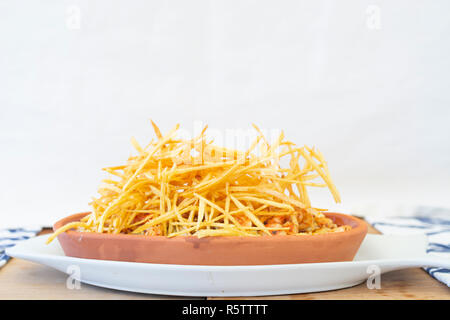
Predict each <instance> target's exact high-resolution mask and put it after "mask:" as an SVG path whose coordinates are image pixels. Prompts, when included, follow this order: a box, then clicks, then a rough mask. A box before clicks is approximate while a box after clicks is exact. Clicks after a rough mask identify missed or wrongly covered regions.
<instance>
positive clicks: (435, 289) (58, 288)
mask: <svg viewBox="0 0 450 320" xmlns="http://www.w3.org/2000/svg"><path fill="white" fill-rule="evenodd" d="M46 232H49V231H44V232H43V233H46ZM369 233H378V232H377V231H376V230H375V229H373V228H371V227H369ZM66 280H67V275H66V274H64V273H62V272H59V271H57V270H54V269H51V268H49V267H46V266H43V265H39V264H36V263H33V262H29V261H25V260H20V259H14V258H13V259H11V260H10V261H9V262H8V263H7V264H6V265H5V266H4V267H3V268H0V299H101V300H107V299H210V300H215V299H219V300H225V299H258V300H259V299H262V300H263V299H293V300H302V299H306V300H313V299H339V300H352V299H369V300H376V299H410V300H411V299H421V300H422V299H445V300H450V289H449V288H448V287H447V286H446V285H444V284H442V283H440V282H439V281H437V280H435V279H433V278H432V277H431V276H429V275H428V274H427V273H426V272H425V271H424V270H422V269H420V268H414V269H406V270H399V271H393V272H390V273H387V274H383V275H382V276H381V289H372V290H370V289H368V288H367V286H366V283H362V284H360V285H358V286H355V287H352V288H347V289H340V290H334V291H327V292H317V293H305V294H293V295H282V296H269V297H234V298H210V297H202V298H195V297H170V296H160V295H150V294H140V293H131V292H124V291H118V290H113V289H106V288H100V287H95V286H92V285H88V284H84V283H82V284H81V286H80V289H67V287H66Z"/></svg>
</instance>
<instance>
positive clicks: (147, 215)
mask: <svg viewBox="0 0 450 320" xmlns="http://www.w3.org/2000/svg"><path fill="white" fill-rule="evenodd" d="M152 125H153V128H154V131H155V134H156V140H152V141H151V142H150V143H149V144H148V145H147V146H146V147H141V146H140V145H139V144H138V142H137V141H136V140H135V139H132V140H131V142H132V145H133V146H134V148H135V149H136V151H137V155H136V156H132V157H130V158H129V159H128V161H127V163H126V164H125V165H121V166H116V167H109V168H104V169H103V170H105V171H106V172H108V173H109V174H111V175H112V176H113V178H111V179H105V180H103V184H102V185H101V187H100V188H99V194H100V197H99V198H95V199H94V200H93V201H92V202H91V203H90V205H91V206H92V213H90V214H88V215H87V216H85V217H84V218H82V219H81V221H78V222H71V223H68V224H66V225H64V226H63V227H61V228H60V229H58V230H57V231H56V232H55V233H53V234H52V235H51V236H50V237H49V239H48V241H47V242H48V243H49V242H51V241H52V240H53V239H54V238H55V237H56V236H57V235H58V234H60V233H62V232H65V231H67V230H69V229H77V230H78V231H82V232H98V233H112V234H135V235H148V236H166V237H175V236H192V235H194V236H197V237H205V236H260V235H267V236H273V235H305V234H321V233H328V232H342V231H346V230H349V229H351V227H350V226H337V225H336V224H334V223H333V221H332V220H331V219H329V218H327V217H326V216H325V215H324V214H323V211H326V210H325V209H318V208H314V207H312V206H311V202H310V199H309V196H308V192H307V187H328V189H329V190H330V192H331V194H332V195H333V197H334V200H335V201H336V202H340V196H339V193H338V191H337V189H336V187H335V186H334V184H333V181H332V180H331V178H330V173H329V170H328V167H327V164H326V162H325V160H324V157H323V155H322V153H321V152H320V151H318V150H317V149H315V148H309V147H307V146H303V147H297V146H296V145H295V144H294V143H292V142H290V141H286V140H285V138H284V134H283V133H281V134H280V136H279V137H278V139H277V140H276V141H275V142H274V143H272V144H269V142H268V140H267V139H266V137H265V136H264V135H263V134H262V132H261V130H260V129H259V128H258V127H257V126H255V125H253V127H254V128H255V130H256V131H257V134H258V135H257V138H256V140H255V141H254V142H253V143H252V144H251V146H250V147H249V149H248V150H247V151H245V152H243V151H239V150H234V149H228V148H224V147H219V146H216V145H214V144H213V142H212V141H208V140H207V137H206V129H207V127H205V128H204V129H203V131H202V132H201V134H199V135H198V136H197V137H195V138H193V139H188V140H183V139H178V138H177V137H176V134H177V130H178V129H179V125H177V126H175V127H174V128H173V129H172V130H170V131H169V132H168V133H167V134H166V135H163V134H162V133H161V131H160V130H159V128H158V127H157V126H156V125H155V124H154V123H153V121H152ZM284 158H287V160H288V163H289V165H288V167H287V168H282V166H281V163H280V162H281V161H284V160H283V159H284ZM316 180H321V183H319V182H317V181H316Z"/></svg>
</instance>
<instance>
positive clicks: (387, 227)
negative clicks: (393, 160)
mask: <svg viewBox="0 0 450 320" xmlns="http://www.w3.org/2000/svg"><path fill="white" fill-rule="evenodd" d="M365 219H366V220H367V221H368V222H369V223H370V224H371V225H372V226H374V227H375V228H376V229H377V230H378V231H380V232H382V233H384V234H405V235H406V234H415V233H425V234H426V235H427V238H428V248H427V253H429V254H432V255H436V256H441V257H444V258H447V259H450V209H444V208H432V207H416V208H414V209H413V210H412V211H411V213H410V215H409V216H401V217H389V218H388V217H370V216H366V217H365ZM425 270H426V271H427V272H428V273H429V274H430V275H431V276H432V277H433V278H435V279H437V280H439V281H440V282H443V283H445V284H446V285H447V286H449V287H450V269H444V268H425Z"/></svg>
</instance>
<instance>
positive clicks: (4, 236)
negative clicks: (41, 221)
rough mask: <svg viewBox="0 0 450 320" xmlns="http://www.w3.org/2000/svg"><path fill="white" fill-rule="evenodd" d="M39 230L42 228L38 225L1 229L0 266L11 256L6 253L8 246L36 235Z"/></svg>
mask: <svg viewBox="0 0 450 320" xmlns="http://www.w3.org/2000/svg"><path fill="white" fill-rule="evenodd" d="M39 231H41V228H37V227H30V228H11V229H0V268H1V267H2V266H4V265H5V264H6V262H7V261H8V260H9V258H10V257H9V256H8V255H6V253H5V250H6V248H10V247H13V246H14V245H15V244H16V243H17V242H19V241H23V240H27V239H30V238H32V237H34V236H35V235H36V234H37V233H38V232H39Z"/></svg>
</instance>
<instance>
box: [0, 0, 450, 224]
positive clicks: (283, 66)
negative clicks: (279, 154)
mask: <svg viewBox="0 0 450 320" xmlns="http://www.w3.org/2000/svg"><path fill="white" fill-rule="evenodd" d="M449 11H450V2H449V1H447V0H434V1H425V0H421V1H419V0H415V1H412V0H410V1H406V0H405V1H398V0H397V1H379V0H372V1H365V0H362V1H361V0H351V1H331V0H320V1H294V0H293V1H266V0H265V1H248V0H241V1H224V0H220V1H207V0H203V1H181V0H177V1H161V0H155V1H125V0H122V1H106V0H91V1H88V0H83V1H78V0H72V1H56V0H48V1H40V2H37V1H31V0H29V1H14V0H0V143H1V149H0V165H1V167H0V168H1V174H0V177H1V180H0V181H1V182H0V203H1V206H0V226H2V225H20V224H30V223H36V224H51V223H52V222H53V221H55V220H56V219H58V218H60V217H62V216H65V215H68V214H70V213H74V212H79V211H83V210H88V209H89V207H88V205H87V203H88V202H89V200H90V197H91V196H94V195H95V194H96V189H97V187H98V185H99V182H100V179H101V178H102V177H103V175H102V173H101V171H100V169H101V168H102V167H105V166H108V165H115V164H120V163H122V162H123V161H124V160H125V159H126V158H127V157H128V155H130V153H131V152H132V148H131V146H130V143H129V139H130V137H131V136H135V137H136V138H137V139H138V140H140V141H143V142H145V141H147V140H149V139H150V138H151V137H152V136H153V133H152V131H151V128H150V126H149V122H148V119H149V118H152V119H154V120H155V121H156V122H157V123H158V124H160V126H161V128H162V129H164V130H168V129H170V128H171V127H172V126H173V125H174V124H175V123H176V122H179V123H181V124H182V125H183V126H184V127H186V128H187V129H191V128H192V127H193V126H194V122H195V121H203V122H205V123H208V124H209V126H210V127H212V128H215V129H219V130H225V129H227V128H248V127H249V126H250V124H251V123H252V122H254V123H256V124H258V125H259V126H260V127H262V128H266V129H284V130H285V133H286V136H287V137H288V138H290V139H291V140H293V141H294V142H296V143H298V144H308V145H315V146H317V147H318V148H319V149H320V150H322V152H323V153H324V154H325V156H326V158H327V159H328V162H329V165H330V168H331V171H332V174H333V176H334V180H335V182H336V184H337V186H338V188H339V190H340V191H341V194H342V198H343V201H344V206H343V207H341V210H350V211H352V210H354V211H355V212H356V211H358V213H360V214H364V213H367V212H373V210H374V208H378V209H381V211H382V212H385V213H386V212H389V210H388V206H391V207H392V206H405V205H412V204H424V205H438V206H449V205H450V183H449V179H450V166H449V165H450V146H449V145H450V129H449V126H450V124H449V123H450V90H449V89H450V87H449V83H450V81H449V80H450V41H449V39H450V20H449V19H448V12H449ZM78 13H79V16H78ZM78 18H79V19H78ZM78 27H79V28H78ZM316 197H317V198H316V199H317V200H316V201H317V202H318V203H320V205H322V206H327V207H332V206H331V205H332V199H331V197H329V196H328V194H323V193H321V194H319V195H317V196H316Z"/></svg>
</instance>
